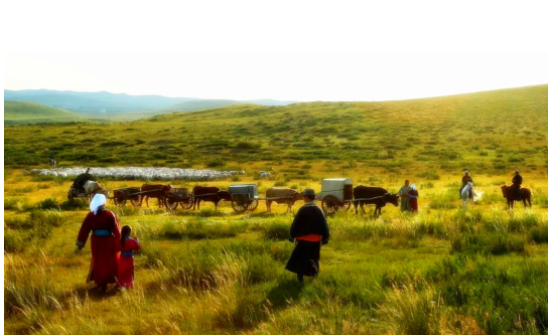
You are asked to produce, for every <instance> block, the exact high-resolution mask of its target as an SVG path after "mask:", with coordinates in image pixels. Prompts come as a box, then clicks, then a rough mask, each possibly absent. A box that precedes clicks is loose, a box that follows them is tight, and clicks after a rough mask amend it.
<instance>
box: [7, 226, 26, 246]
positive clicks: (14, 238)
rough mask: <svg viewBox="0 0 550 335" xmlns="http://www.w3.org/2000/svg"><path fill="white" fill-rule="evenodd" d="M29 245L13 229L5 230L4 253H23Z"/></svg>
mask: <svg viewBox="0 0 550 335" xmlns="http://www.w3.org/2000/svg"><path fill="white" fill-rule="evenodd" d="M27 245H28V243H27V241H26V240H25V239H24V238H22V237H21V233H20V232H17V231H14V230H12V229H4V251H6V252H22V251H23V250H25V248H26V246H27Z"/></svg>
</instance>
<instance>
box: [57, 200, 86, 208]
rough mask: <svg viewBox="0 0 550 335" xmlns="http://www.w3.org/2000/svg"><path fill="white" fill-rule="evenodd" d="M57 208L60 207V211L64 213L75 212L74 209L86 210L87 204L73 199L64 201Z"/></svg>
mask: <svg viewBox="0 0 550 335" xmlns="http://www.w3.org/2000/svg"><path fill="white" fill-rule="evenodd" d="M59 207H61V209H63V210H66V211H67V210H68V211H70V210H75V209H87V208H88V203H87V202H86V201H85V200H82V199H76V198H75V199H71V200H67V201H64V202H63V203H61V205H60V206H59Z"/></svg>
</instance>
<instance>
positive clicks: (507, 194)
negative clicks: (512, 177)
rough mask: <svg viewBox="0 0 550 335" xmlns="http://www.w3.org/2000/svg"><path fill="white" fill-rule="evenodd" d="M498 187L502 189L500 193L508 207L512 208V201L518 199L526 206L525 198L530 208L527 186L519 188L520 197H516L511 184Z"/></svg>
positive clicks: (529, 194)
mask: <svg viewBox="0 0 550 335" xmlns="http://www.w3.org/2000/svg"><path fill="white" fill-rule="evenodd" d="M500 189H501V190H502V195H503V196H504V198H505V199H506V200H507V201H508V209H513V208H514V201H520V200H522V201H523V206H524V207H525V208H527V202H526V200H527V201H528V202H529V208H531V190H530V189H528V188H527V187H522V188H520V189H519V191H520V193H521V199H518V198H517V197H516V194H515V192H514V190H513V189H512V187H511V186H506V185H502V186H501V188H500Z"/></svg>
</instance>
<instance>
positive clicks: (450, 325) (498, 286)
mask: <svg viewBox="0 0 550 335" xmlns="http://www.w3.org/2000/svg"><path fill="white" fill-rule="evenodd" d="M547 89H548V87H547V86H537V87H527V88H518V89H512V90H501V91H493V92H483V93H476V94H466V95H458V96H451V97H441V98H432V99H421V100H410V101H393V102H372V103H366V102H357V103H322V102H318V103H307V104H295V105H291V106H284V107H263V106H258V105H239V106H231V107H225V108H218V109H214V110H206V111H201V112H195V113H174V114H169V115H162V116H156V117H153V118H151V119H149V120H140V121H133V122H120V123H108V124H97V123H96V124H94V123H77V124H48V125H23V126H5V127H4V130H5V140H4V143H5V149H4V150H5V151H4V159H5V164H6V165H5V172H4V180H5V186H4V197H5V201H4V216H5V219H4V263H5V267H4V270H5V271H4V300H5V302H4V309H5V312H4V319H5V326H4V330H5V332H6V333H8V334H128V335H130V334H201V335H202V334H235V335H237V334H239V335H242V334H248V335H253V334H258V335H260V334H261V335H268V334H274V335H275V334H298V333H300V334H302V333H308V334H374V335H387V334H392V335H425V334H433V335H443V334H453V335H454V334H456V335H466V334H467V335H494V334H547V328H548V285H547V283H548V179H547V129H548V121H547V114H548V110H547ZM51 152H54V153H56V158H57V159H58V160H60V164H61V165H149V166H150V165H158V166H193V167H204V166H212V167H215V168H218V169H222V168H226V169H241V168H242V169H244V170H245V171H247V172H248V174H247V175H239V176H234V177H232V178H231V179H230V180H229V179H228V180H215V181H203V182H190V181H187V180H174V181H171V184H172V185H174V186H175V187H188V188H192V187H193V186H195V185H198V184H201V185H204V184H206V185H210V186H218V187H220V188H223V189H225V188H227V187H228V185H230V184H234V183H256V184H257V185H258V189H259V193H260V196H264V195H265V192H266V189H267V188H268V187H273V186H277V187H281V186H286V187H290V188H293V189H297V190H303V189H305V188H314V189H315V190H317V191H319V190H320V179H322V178H329V177H344V176H345V177H348V178H351V179H352V180H353V183H354V185H360V184H363V185H372V186H381V187H384V188H386V189H387V190H389V191H391V192H395V191H397V190H398V189H399V187H400V186H401V185H402V183H403V180H404V179H405V178H408V179H410V180H411V181H412V182H413V183H415V184H416V185H417V186H418V189H419V194H420V195H419V198H418V202H419V212H418V213H417V214H413V213H401V212H400V211H399V207H394V206H393V205H390V204H388V205H387V206H386V207H384V209H383V212H382V215H381V216H380V217H377V216H374V215H373V211H374V207H373V206H367V208H366V214H360V215H355V214H353V212H352V211H348V212H343V211H339V212H338V213H337V214H336V215H334V216H331V217H328V226H329V229H330V234H331V237H330V242H329V243H328V244H327V245H324V246H323V247H322V249H321V261H320V274H319V276H318V277H317V278H314V279H312V278H307V279H306V280H305V282H304V283H303V284H299V283H298V282H297V281H296V277H295V275H294V274H292V273H290V272H288V271H285V270H284V267H285V264H286V261H287V260H288V258H289V256H290V253H291V252H292V249H293V247H294V245H293V244H292V243H290V242H288V237H289V229H290V225H291V222H292V220H293V214H286V213H285V211H286V205H283V204H282V205H276V204H273V213H267V212H266V204H265V202H264V201H261V202H260V204H259V206H258V208H257V209H256V210H255V211H254V212H251V213H245V214H235V213H234V211H233V210H232V208H231V205H230V203H229V202H227V201H224V202H221V203H220V205H219V207H218V210H214V206H213V205H212V203H207V204H205V203H202V204H201V210H196V211H193V210H183V209H181V208H178V209H177V210H176V211H174V212H172V211H166V210H164V209H158V208H157V207H156V202H155V201H154V200H152V201H150V205H151V208H149V209H147V208H144V207H141V208H139V207H131V206H130V205H127V206H125V207H116V206H115V205H114V204H113V203H112V202H111V201H109V203H108V204H107V207H108V208H109V209H112V210H113V211H114V212H115V213H116V216H117V217H118V219H119V220H120V224H121V225H131V226H132V227H133V232H134V234H135V235H136V236H138V237H139V239H140V242H141V244H142V247H141V249H140V250H139V251H138V252H136V255H135V289H133V290H127V291H124V292H118V291H116V289H114V288H113V287H111V288H110V289H109V290H108V291H107V293H105V294H103V293H100V292H98V291H97V290H96V289H94V288H93V285H92V284H87V283H85V278H86V274H87V273H88V270H89V268H90V257H91V255H90V241H89V240H88V243H87V245H86V247H85V248H84V250H82V252H75V240H76V236H77V234H78V231H79V229H80V225H81V222H82V220H83V219H84V217H85V216H86V215H87V213H88V204H87V202H85V201H78V200H77V201H71V202H69V201H67V200H66V196H67V190H68V189H69V187H70V185H71V182H72V180H68V179H66V178H61V177H44V176H32V175H28V174H26V173H23V171H22V168H23V167H24V168H26V167H29V166H31V165H42V166H45V165H46V163H47V157H48V155H49V153H51ZM516 167H519V168H520V169H521V170H522V174H523V176H524V178H525V179H524V185H525V186H527V187H529V188H531V190H532V191H533V208H532V210H530V211H524V210H523V208H522V207H523V206H522V205H519V204H516V207H515V208H514V210H513V211H508V210H507V208H506V204H505V202H504V201H503V200H504V199H503V198H502V194H501V191H500V185H502V184H504V183H505V182H507V181H508V182H509V180H510V179H511V170H513V169H514V168H516ZM462 168H468V169H470V170H471V171H472V174H473V178H474V182H475V188H476V191H481V192H483V193H484V195H483V197H482V199H481V201H479V202H476V203H475V204H470V205H469V208H468V209H464V208H463V207H462V204H461V201H460V200H459V199H458V187H459V185H460V184H459V181H460V177H461V171H460V170H461V169H462ZM260 170H270V171H271V172H272V175H273V176H272V178H269V179H262V180H259V179H258V177H257V175H253V174H252V173H250V172H255V171H260ZM99 182H100V183H101V185H102V186H103V187H106V188H107V189H110V190H115V189H119V188H123V187H133V186H140V185H141V184H142V183H143V182H144V181H142V180H130V181H129V180H100V181H99ZM151 182H154V183H156V182H163V181H154V180H153V181H151ZM481 192H480V193H481ZM301 205H302V202H301V201H299V202H298V203H297V204H296V205H295V206H294V208H293V210H294V213H296V211H297V209H298V207H299V206H301Z"/></svg>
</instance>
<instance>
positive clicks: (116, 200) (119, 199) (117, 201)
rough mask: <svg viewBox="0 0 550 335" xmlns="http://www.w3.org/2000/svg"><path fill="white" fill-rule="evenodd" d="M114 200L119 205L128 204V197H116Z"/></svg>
mask: <svg viewBox="0 0 550 335" xmlns="http://www.w3.org/2000/svg"><path fill="white" fill-rule="evenodd" d="M113 201H114V202H115V205H117V206H124V205H126V199H124V198H118V199H117V198H114V199H113Z"/></svg>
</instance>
